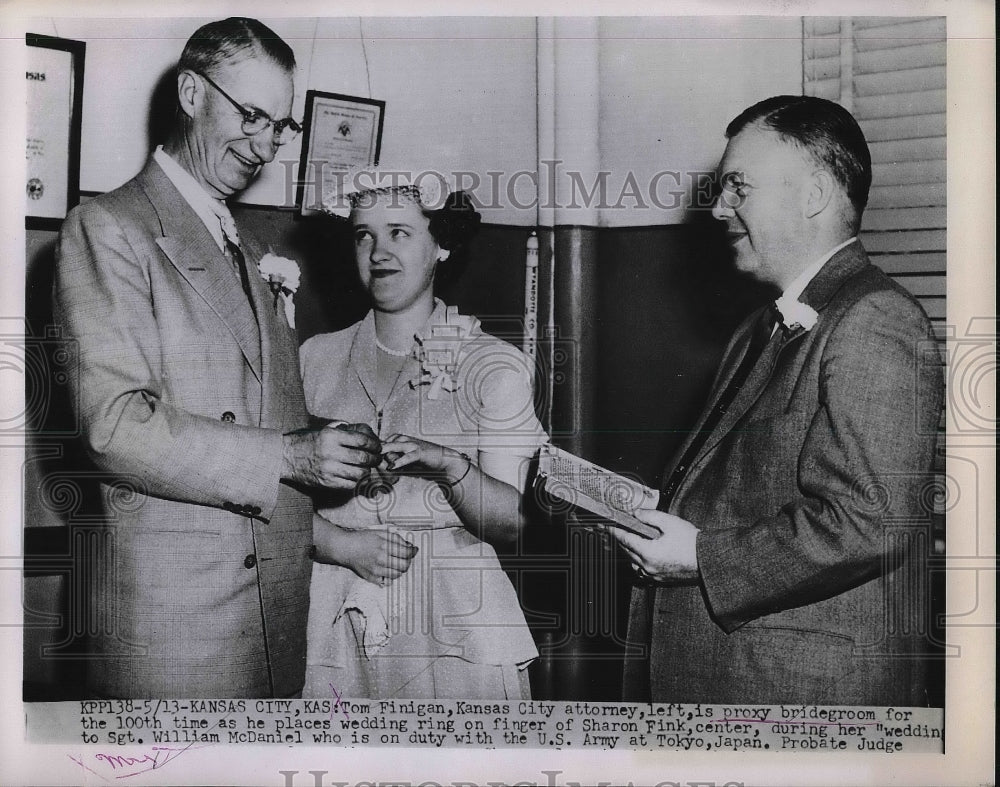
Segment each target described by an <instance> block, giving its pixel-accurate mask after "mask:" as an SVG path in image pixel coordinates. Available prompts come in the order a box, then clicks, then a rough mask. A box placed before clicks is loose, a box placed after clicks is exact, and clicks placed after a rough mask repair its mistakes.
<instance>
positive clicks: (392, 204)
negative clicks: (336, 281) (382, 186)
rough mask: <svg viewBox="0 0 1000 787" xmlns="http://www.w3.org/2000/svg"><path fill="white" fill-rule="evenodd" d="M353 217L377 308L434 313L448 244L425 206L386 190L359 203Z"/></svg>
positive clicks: (358, 255)
mask: <svg viewBox="0 0 1000 787" xmlns="http://www.w3.org/2000/svg"><path fill="white" fill-rule="evenodd" d="M366 196H367V195H366ZM351 223H352V224H353V226H354V258H355V261H356V262H357V265H358V275H359V276H360V277H361V283H362V285H363V286H364V288H365V289H366V290H367V291H368V294H369V295H370V296H371V299H372V305H373V307H374V308H375V309H376V311H382V312H391V313H402V312H407V311H410V310H412V309H421V310H424V311H426V312H427V313H428V314H429V313H430V312H431V310H432V309H433V306H434V270H435V268H436V267H437V260H438V257H439V256H440V255H441V254H442V250H441V247H440V246H438V244H437V243H436V242H435V240H434V238H433V236H432V235H431V233H430V221H429V219H428V218H427V217H426V216H425V215H424V214H423V211H421V209H420V207H419V206H418V205H417V204H416V203H415V202H413V201H412V199H409V198H407V197H405V196H400V195H398V194H391V193H389V194H380V195H378V197H377V198H373V199H364V200H362V201H361V203H360V204H359V205H357V206H356V207H354V208H353V209H352V210H351Z"/></svg>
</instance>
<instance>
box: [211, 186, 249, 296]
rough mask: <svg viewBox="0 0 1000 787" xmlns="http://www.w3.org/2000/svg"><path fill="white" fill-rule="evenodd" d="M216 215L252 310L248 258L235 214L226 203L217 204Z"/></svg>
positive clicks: (230, 257)
mask: <svg viewBox="0 0 1000 787" xmlns="http://www.w3.org/2000/svg"><path fill="white" fill-rule="evenodd" d="M215 215H216V216H218V217H219V225H220V226H221V227H222V236H223V238H224V240H225V242H226V251H227V252H228V253H229V259H230V261H231V262H232V263H233V267H234V268H235V269H236V271H237V273H238V274H239V277H240V283H241V284H242V285H243V292H244V293H245V294H246V296H247V300H248V301H250V305H251V308H252V307H253V295H252V294H251V292H250V278H249V274H248V273H247V263H246V258H245V257H244V256H243V250H242V249H241V248H240V233H239V230H237V229H236V222H235V221H234V220H233V214H232V213H230V212H229V208H227V207H226V204H225V203H224V202H216V203H215Z"/></svg>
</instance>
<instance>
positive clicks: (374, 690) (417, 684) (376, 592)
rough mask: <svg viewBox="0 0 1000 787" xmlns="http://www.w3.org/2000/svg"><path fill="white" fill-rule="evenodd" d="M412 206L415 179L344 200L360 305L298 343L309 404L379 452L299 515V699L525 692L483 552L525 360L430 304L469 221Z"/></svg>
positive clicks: (534, 424) (493, 525)
mask: <svg viewBox="0 0 1000 787" xmlns="http://www.w3.org/2000/svg"><path fill="white" fill-rule="evenodd" d="M397 183H398V181H397ZM340 196H341V197H342V198H343V197H344V195H343V194H341V195H340ZM428 201H429V200H428V199H427V195H426V191H425V190H422V189H421V188H419V187H416V186H399V185H396V186H394V187H393V186H389V187H386V188H377V189H369V190H365V191H356V192H354V193H353V194H350V195H349V199H348V203H347V207H348V208H349V220H350V222H351V225H352V228H353V236H354V248H355V258H356V262H357V269H358V275H359V277H360V280H361V283H362V285H363V287H364V288H365V289H366V290H367V292H368V294H369V296H370V298H371V306H372V308H371V311H370V312H368V314H367V315H366V316H365V317H364V319H362V320H361V321H360V322H358V323H356V324H355V325H352V326H351V327H349V328H347V329H345V330H342V331H338V332H336V333H330V334H323V335H320V336H315V337H313V338H312V339H310V340H309V341H307V342H306V343H305V344H304V345H303V346H302V349H301V362H302V373H303V380H304V387H305V393H306V403H307V406H308V408H309V411H310V412H311V413H312V414H313V415H316V416H320V417H328V418H338V419H343V420H346V421H348V422H352V423H367V424H369V425H370V426H371V428H372V429H373V430H374V431H375V433H376V435H377V436H378V437H379V439H380V440H381V441H382V450H383V463H382V465H381V467H380V468H379V469H378V470H375V471H373V472H372V476H371V478H370V479H369V480H368V483H365V484H362V485H359V487H358V488H357V489H356V490H355V491H354V492H353V493H342V494H336V493H333V494H330V495H329V496H328V497H326V498H324V499H323V500H320V501H319V502H318V504H317V513H316V516H315V517H314V530H315V533H314V539H315V544H316V563H315V565H314V569H313V577H312V586H311V601H310V612H309V630H308V631H309V633H308V652H307V668H306V686H305V691H304V696H306V697H327V698H336V697H371V698H403V699H430V698H472V699H486V698H490V699H505V698H508V699H521V698H528V697H529V696H530V693H529V686H528V680H527V671H526V667H527V665H528V663H529V662H531V661H532V660H533V659H534V658H536V657H537V655H538V654H537V651H536V649H535V645H534V642H533V640H532V638H531V635H530V632H529V631H528V627H527V625H526V623H525V619H524V615H523V613H522V611H521V608H520V605H519V603H518V599H517V595H516V593H515V591H514V588H513V586H512V585H511V583H510V581H509V579H508V578H507V576H506V574H505V573H504V571H503V570H502V568H501V566H500V563H499V561H498V559H497V556H496V553H495V551H494V549H493V547H492V546H490V544H491V543H509V542H511V541H514V540H515V539H517V537H518V534H519V533H520V532H521V530H522V528H523V527H524V526H525V516H524V512H523V507H522V497H523V491H524V488H525V484H526V481H527V473H528V465H529V463H530V461H531V459H532V458H533V457H534V455H535V454H536V452H537V449H538V446H539V445H540V444H541V443H543V442H544V441H545V440H546V436H545V433H544V431H543V430H542V427H541V425H540V424H539V422H538V420H537V418H536V417H535V412H534V406H533V395H532V387H531V382H530V380H531V377H530V375H529V366H528V361H527V360H526V359H525V357H524V356H523V355H522V354H521V353H520V351H518V350H517V349H515V348H514V347H512V346H511V345H509V344H507V343H506V342H503V341H501V340H499V339H497V338H495V337H493V336H490V335H489V334H487V333H484V332H483V331H482V330H481V329H480V328H479V322H478V320H476V319H475V318H474V317H470V316H464V315H460V314H458V313H457V311H456V310H455V309H454V308H450V307H447V306H446V305H445V304H444V303H442V302H441V301H440V300H438V299H436V298H435V297H434V290H433V287H434V279H435V273H436V272H437V271H438V268H439V266H444V265H454V264H456V258H457V257H459V256H460V255H461V254H462V252H463V251H464V250H465V247H466V244H467V242H468V240H469V239H470V238H471V236H472V235H473V234H474V232H475V231H476V229H478V224H479V218H480V217H479V214H478V213H477V212H476V211H475V210H474V208H472V206H471V205H470V203H469V202H468V200H467V199H466V198H465V195H464V194H462V193H456V194H449V195H448V196H447V199H445V200H443V201H440V200H439V201H440V202H441V204H440V205H435V206H433V207H430V206H428V205H427V203H428ZM344 212H345V213H346V212H347V210H346V209H345V210H344Z"/></svg>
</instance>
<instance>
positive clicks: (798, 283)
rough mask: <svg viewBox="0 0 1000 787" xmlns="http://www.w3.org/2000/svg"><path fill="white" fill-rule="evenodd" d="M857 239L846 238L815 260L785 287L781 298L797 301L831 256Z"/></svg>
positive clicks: (856, 237)
mask: <svg viewBox="0 0 1000 787" xmlns="http://www.w3.org/2000/svg"><path fill="white" fill-rule="evenodd" d="M857 239H858V236H857V235H855V236H854V237H852V238H848V239H847V240H845V241H844V242H843V243H841V244H838V245H837V246H834V247H833V248H832V249H830V251H828V252H827V253H826V254H824V255H823V256H822V257H820V258H819V259H818V260H816V262H814V263H813V264H812V265H810V266H809V267H808V268H806V269H805V270H804V271H802V273H800V274H799V275H798V276H796V277H795V278H794V279H793V280H792V283H791V284H789V285H788V286H787V287H785V291H784V292H783V293H781V297H782V298H784V299H785V300H790V301H797V300H798V299H799V296H800V295H801V294H802V293H803V292H804V291H805V289H806V287H808V286H809V282H811V281H812V280H813V279H814V278H816V274H817V273H819V272H820V270H821V269H822V268H823V266H824V265H826V264H827V263H828V262H829V261H830V259H831V258H832V257H833V255H834V254H836V253H837V252H838V251H840V250H841V249H843V248H844V247H845V246H847V245H849V244H851V243H854V241H856V240H857Z"/></svg>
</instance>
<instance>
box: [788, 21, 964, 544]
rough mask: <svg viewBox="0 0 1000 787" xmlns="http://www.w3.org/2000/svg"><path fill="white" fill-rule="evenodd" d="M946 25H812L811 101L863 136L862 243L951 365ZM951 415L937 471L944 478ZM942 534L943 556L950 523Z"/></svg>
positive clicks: (807, 37) (808, 25)
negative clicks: (836, 112) (866, 165)
mask: <svg viewBox="0 0 1000 787" xmlns="http://www.w3.org/2000/svg"><path fill="white" fill-rule="evenodd" d="M946 49H947V38H946V30H945V19H944V17H840V18H836V17H829V18H828V17H823V18H806V19H804V20H803V51H802V55H803V58H802V59H803V69H802V74H803V93H804V94H805V95H810V96H820V97H822V98H827V99H830V100H832V101H837V102H839V103H840V104H841V105H842V106H844V107H845V108H847V109H848V110H850V111H851V112H852V113H853V114H854V116H855V118H857V120H858V123H859V124H860V125H861V129H862V131H864V134H865V137H866V139H867V140H868V144H869V147H870V148H871V154H872V189H871V193H870V194H869V199H868V209H867V210H866V211H865V214H864V219H863V221H862V226H861V240H862V243H864V246H865V248H866V249H867V251H868V254H869V256H870V258H871V260H872V262H873V263H875V264H876V265H878V266H880V267H881V268H882V269H883V270H884V271H885V272H886V273H888V274H889V275H890V276H892V277H893V278H894V279H895V280H896V281H897V282H899V283H900V284H901V285H902V286H904V287H906V288H907V289H908V290H909V291H910V292H912V293H913V295H914V296H915V297H916V298H917V300H919V301H920V303H921V304H922V305H923V307H924V309H925V310H926V311H927V314H928V315H929V316H930V318H931V321H932V323H933V324H934V327H935V332H936V335H937V338H938V340H939V342H940V344H941V346H940V350H941V357H942V359H944V358H946V357H947V356H946V354H945V346H944V342H945V339H946V336H947V328H946V325H945V319H946V317H947V314H946V305H945V294H946V283H945V273H946V269H947V265H946V240H947V238H946V227H947V221H946V219H947V168H946V142H945V113H946V104H945V82H946V54H947V53H946ZM944 426H945V421H944V413H943V412H942V414H941V422H940V425H939V438H938V456H937V465H938V466H937V468H936V469H937V470H938V472H939V473H942V474H943V472H944V437H945V433H944ZM936 514H937V515H936V516H935V531H936V536H937V540H939V543H938V549H940V548H941V547H942V545H943V544H942V543H941V542H942V541H943V535H944V533H943V526H944V521H943V520H944V516H943V512H942V511H937V512H936Z"/></svg>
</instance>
